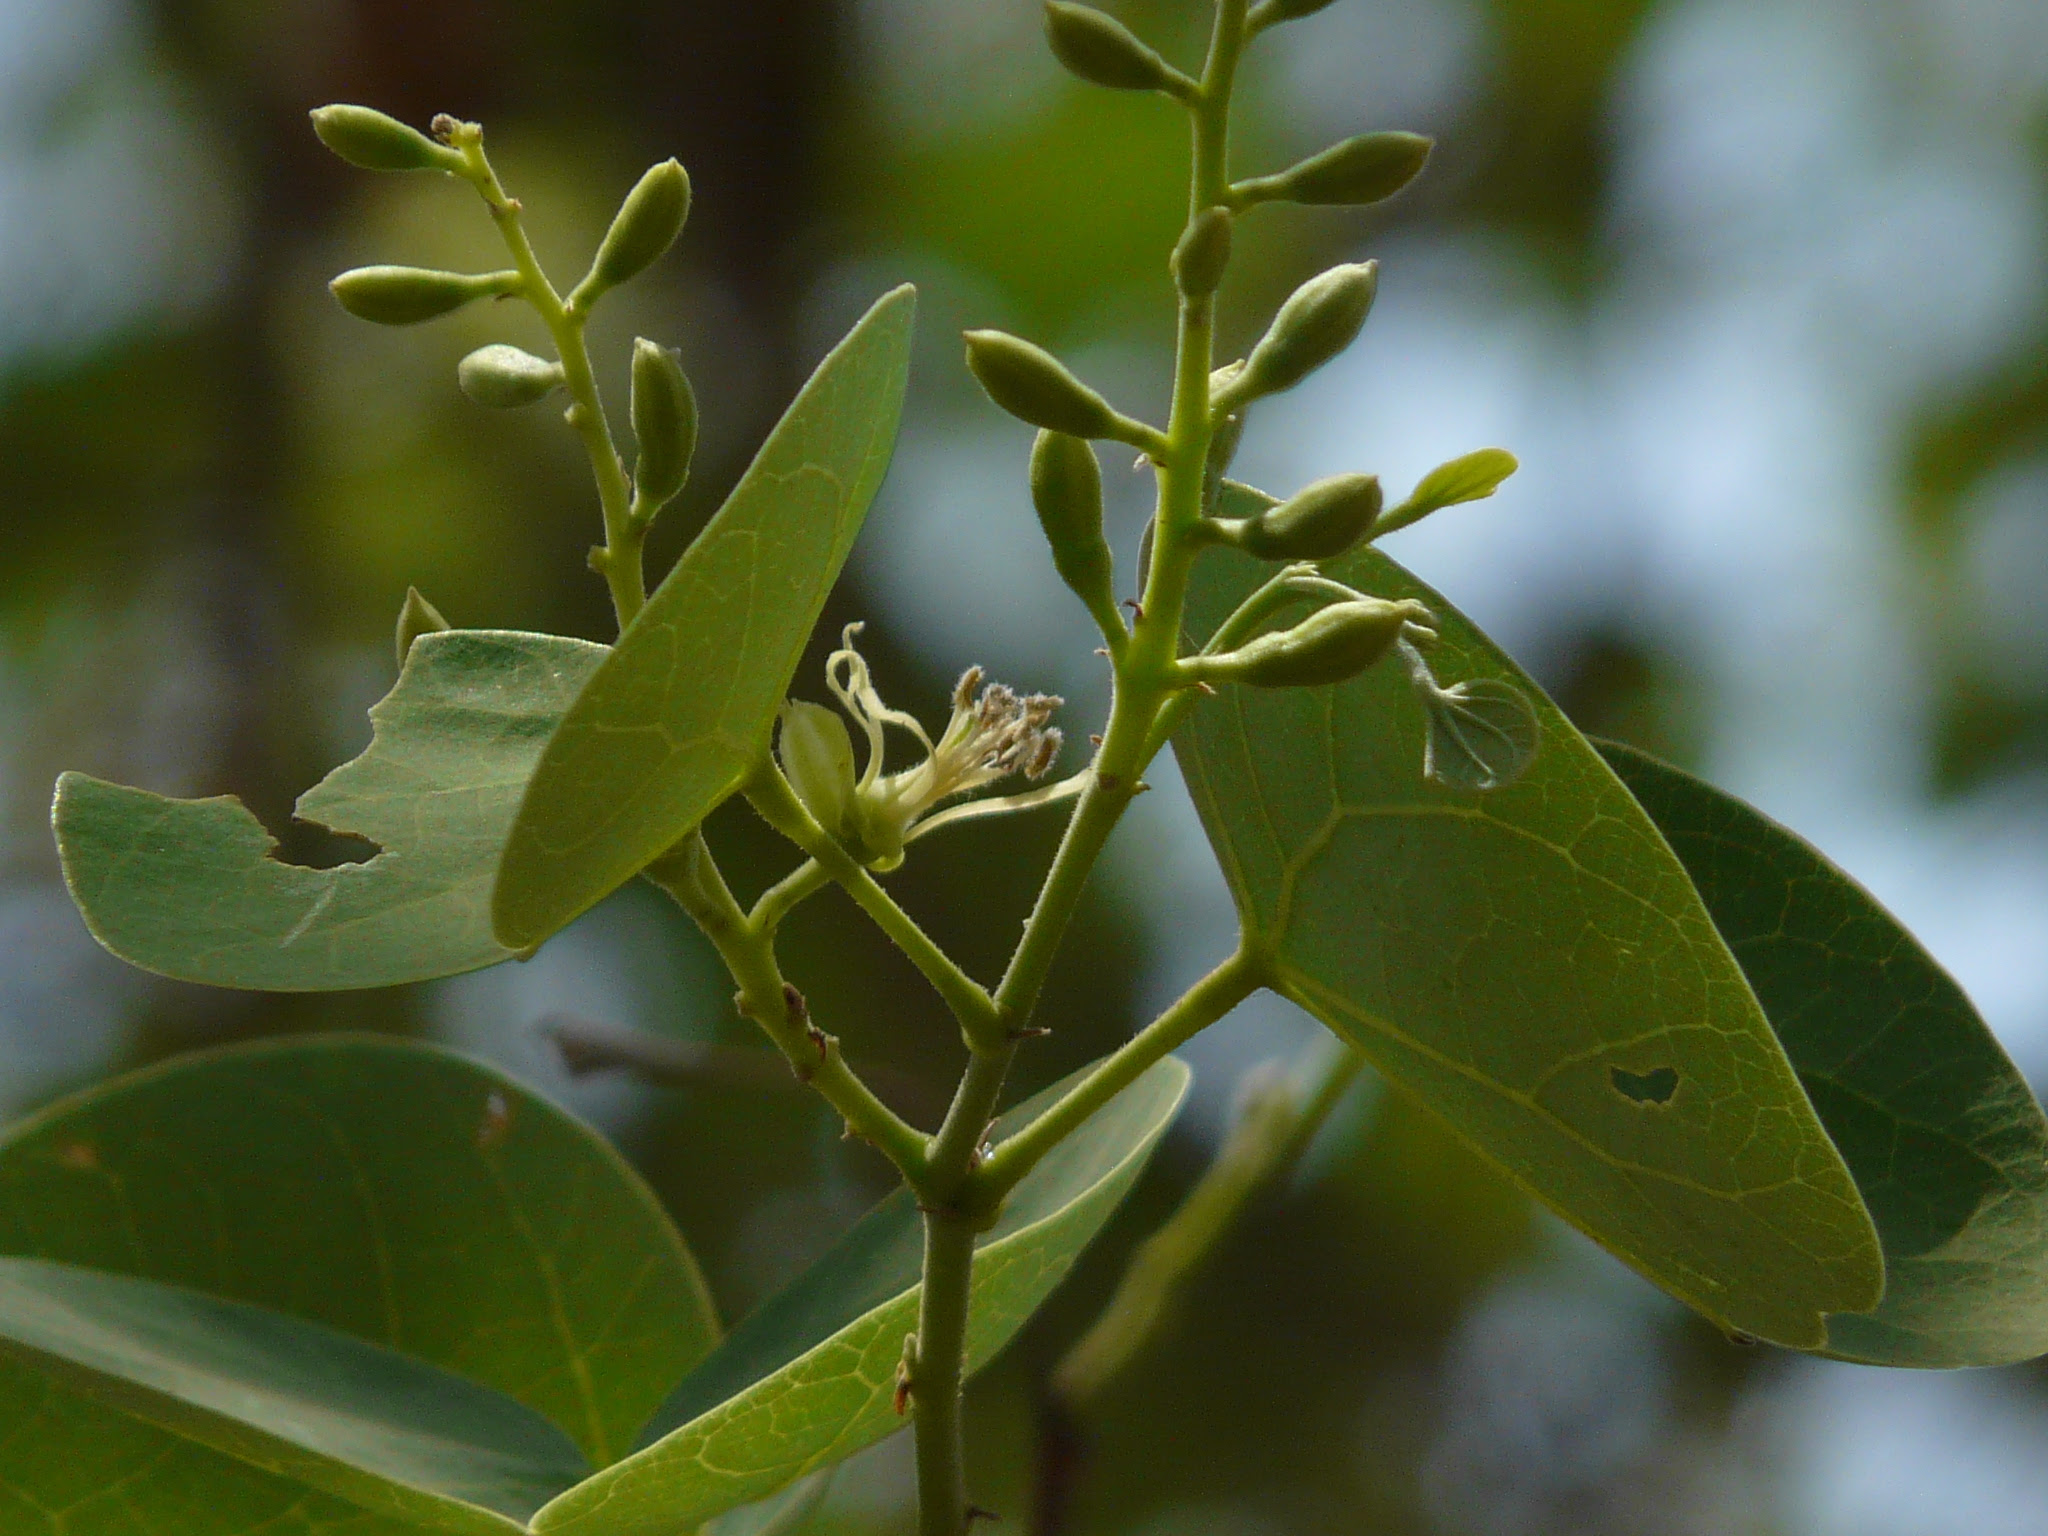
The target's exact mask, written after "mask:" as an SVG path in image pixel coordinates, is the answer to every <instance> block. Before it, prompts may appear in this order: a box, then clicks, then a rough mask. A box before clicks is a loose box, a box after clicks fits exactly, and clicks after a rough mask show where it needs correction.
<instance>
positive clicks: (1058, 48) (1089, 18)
mask: <svg viewBox="0 0 2048 1536" xmlns="http://www.w3.org/2000/svg"><path fill="white" fill-rule="evenodd" d="M1045 36H1046V40H1047V41H1048V42H1050V43H1051V44H1052V51H1053V54H1054V56H1055V57H1056V58H1058V59H1059V61H1060V62H1061V63H1062V64H1064V65H1066V66H1067V68H1068V69H1070V70H1072V71H1073V72H1074V73H1075V74H1077V75H1079V76H1080V77H1081V78H1082V79H1083V80H1086V81H1087V82H1088V83H1089V84H1091V85H1106V86H1108V87H1109V88H1110V89H1111V90H1114V91H1168V92H1173V91H1175V90H1176V89H1177V87H1176V84H1175V81H1176V78H1177V74H1176V71H1175V70H1174V69H1173V67H1172V66H1171V65H1169V64H1168V63H1167V62H1166V60H1164V59H1162V58H1160V57H1159V55H1158V54H1157V53H1155V52H1153V51H1152V50H1151V49H1150V48H1148V47H1146V46H1145V45H1144V44H1143V43H1141V42H1139V41H1138V39H1137V38H1135V37H1134V36H1132V35H1131V32H1130V29H1129V28H1128V27H1126V26H1125V25H1124V24H1123V23H1122V22H1120V21H1118V20H1117V19H1116V18H1115V17H1113V16H1105V15H1104V14H1103V13H1102V12H1100V11H1098V10H1096V9H1094V8H1093V7H1092V6H1086V5H1069V4H1068V3H1067V0H1046V5H1045Z"/></svg>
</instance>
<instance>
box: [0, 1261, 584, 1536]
mask: <svg viewBox="0 0 2048 1536" xmlns="http://www.w3.org/2000/svg"><path fill="white" fill-rule="evenodd" d="M0 1354H4V1355H6V1356H7V1357H8V1358H10V1359H12V1360H14V1361H18V1362H20V1363H21V1364H23V1365H26V1366H28V1367H30V1368H33V1369H38V1370H41V1371H43V1372H45V1373H46V1374H48V1375H50V1376H51V1377H53V1378H54V1380H55V1381H56V1382H57V1383H58V1384H60V1385H62V1386H64V1387H67V1388H69V1389H71V1390H73V1391H75V1392H77V1393H78V1394H79V1395H80V1396H82V1397H86V1398H89V1399H92V1400H94V1401H96V1402H102V1403H105V1404H107V1405H108V1406H109V1407H112V1408H115V1409H120V1410H124V1411H126V1412H127V1413H129V1414H132V1415H133V1416H134V1417H136V1418H139V1419H142V1420H145V1421H147V1422H149V1423H152V1424H157V1425H160V1426H162V1427H163V1428H165V1429H168V1430H171V1431H172V1432H173V1433H175V1434H179V1435H182V1436H184V1437H186V1438H187V1439H189V1440H192V1441H196V1442H198V1443H199V1444H200V1445H204V1446H210V1447H212V1448H214V1449H216V1450H220V1451H225V1452H227V1453H228V1454H229V1455H231V1456H234V1457H236V1458H237V1459H239V1460H242V1461H245V1462H248V1463H250V1464H251V1465H253V1466H256V1467H259V1468H262V1469H264V1470H266V1471H270V1472H274V1473H278V1474H280V1475H282V1476H284V1477H286V1478H290V1479H295V1480H297V1481H300V1482H303V1483H304V1484H306V1485H307V1486H308V1487H311V1488H316V1489H319V1490H321V1491H323V1492H326V1493H332V1494H338V1495H340V1496H341V1497H343V1498H346V1499H348V1500H350V1501H351V1502H355V1503H359V1504H361V1505H362V1506H363V1507H365V1508H367V1509H370V1510H373V1511H376V1512H378V1513H382V1514H388V1515H391V1516H393V1517H395V1518H399V1519H404V1520H410V1521H413V1522H415V1523H417V1524H419V1525H420V1526H422V1527H424V1528H427V1529H432V1530H444V1531H453V1532H476V1533H479V1536H504V1533H506V1532H509V1531H516V1530H518V1529H520V1527H521V1524H522V1523H523V1522H524V1521H525V1519H526V1518H527V1516H529V1515H531V1514H532V1513H533V1512H534V1511H535V1510H536V1509H538V1508H540V1507H541V1505H543V1504H545V1503H546V1502H547V1501H548V1500H549V1499H550V1498H552V1497H554V1496H555V1495H556V1494H559V1493H561V1492H562V1491H563V1490H564V1489H566V1488H569V1487H572V1486H574V1484H575V1483H576V1482H577V1481H579V1480H580V1479H581V1478H583V1477H585V1476H587V1475H588V1473H589V1465H588V1463H586V1462H585V1461H584V1459H583V1457H582V1456H581V1455H580V1454H579V1453H578V1451H577V1449H576V1447H575V1445H574V1444H572V1443H571V1442H570V1440H569V1438H568V1436H566V1435H564V1434H563V1433H562V1432H561V1430H559V1429H557V1428H556V1427H555V1426H554V1425H552V1424H550V1423H549V1422H548V1421H547V1420H546V1419H544V1418H542V1417H541V1416H540V1415H539V1414H537V1413H535V1412H533V1410H532V1409H530V1408H527V1407H525V1406H524V1405H523V1404H520V1403H516V1402H514V1401H513V1400H512V1399H511V1398H509V1397H506V1396H504V1395H503V1394H501V1393H498V1392H493V1391H491V1390H490V1389H489V1388H487V1387H481V1386H477V1385H476V1384H474V1383H472V1382H469V1381H467V1380H465V1379H464V1378H462V1377H460V1376H457V1375H455V1374H453V1373H452V1372H448V1371H443V1370H440V1369H438V1368H437V1367H434V1366H431V1365H428V1364H426V1363H425V1362H424V1361H421V1360H419V1359H417V1358H415V1357H413V1356H411V1355H404V1354H400V1353H398V1352H397V1351H395V1350H388V1349H380V1348H379V1347H378V1346H376V1345H374V1344H367V1343H364V1342H363V1341H362V1340H360V1339H357V1338H354V1337H353V1336H351V1335H349V1334H345V1333H340V1332H338V1331H336V1330H333V1329H329V1328H322V1327H320V1326H319V1325H318V1324H314V1323H309V1322H306V1321H304V1320H303V1319H301V1318H295V1317H289V1316H286V1315H285V1314H284V1313H282V1312H273V1311H270V1310H269V1309H267V1308H264V1307H251V1306H245V1305H243V1304H241V1303H238V1302H231V1301H222V1300H220V1299H219V1298H217V1297H211V1296H204V1295H201V1294H199V1293H198V1292H196V1291H188V1290H184V1289H182V1288H180V1287H177V1286H169V1285H161V1284H158V1283H156V1282H154V1281H149V1280H136V1279H131V1278H129V1277H127V1276H123V1275H110V1274H108V1273H106V1272H105V1271H103V1270H94V1269H76V1268H73V1267H71V1266H69V1265H62V1264H46V1263H44V1262H42V1261H41V1260H37V1259H5V1258H0Z"/></svg>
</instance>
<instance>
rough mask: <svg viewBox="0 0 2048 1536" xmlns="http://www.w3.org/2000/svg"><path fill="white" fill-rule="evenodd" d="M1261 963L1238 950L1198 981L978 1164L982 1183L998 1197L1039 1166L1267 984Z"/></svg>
mask: <svg viewBox="0 0 2048 1536" xmlns="http://www.w3.org/2000/svg"><path fill="white" fill-rule="evenodd" d="M1265 981H1266V971H1265V962H1264V960H1263V959H1262V958H1261V957H1259V956H1258V955H1257V954H1255V953H1254V952H1253V951H1251V950H1249V949H1243V948H1240V949H1239V950H1238V951H1237V952H1236V953H1235V954H1233V955H1232V956H1231V957H1230V958H1229V959H1228V960H1226V961H1224V962H1223V963H1222V964H1221V965H1219V966H1217V967H1216V969H1215V970H1213V971H1211V972H1210V973H1209V974H1208V975H1206V976H1204V977H1203V978H1202V979H1201V980H1200V981H1198V982H1196V983H1195V984H1194V985H1193V986H1192V987H1189V988H1188V989H1187V991H1185V992H1183V993H1182V994H1181V995H1180V997H1179V998H1178V999H1176V1000H1175V1002H1174V1004H1173V1006H1172V1007H1170V1008H1168V1009H1167V1010H1166V1011H1165V1012H1164V1013H1162V1014H1160V1015H1159V1017H1158V1018H1156V1019H1154V1020H1153V1021H1152V1022H1151V1023H1150V1024H1147V1025H1146V1026H1145V1027H1144V1028H1143V1029H1141V1030H1140V1031H1138V1033H1137V1034H1136V1035H1134V1036H1132V1037H1131V1039H1130V1040H1129V1041H1127V1042H1126V1043H1125V1044H1124V1046H1123V1048H1122V1049H1121V1050H1118V1051H1117V1052H1115V1053H1114V1054H1113V1055H1109V1056H1105V1057H1104V1058H1103V1059H1102V1060H1101V1061H1100V1062H1098V1063H1097V1064H1096V1066H1095V1070H1094V1071H1092V1072H1090V1073H1089V1074H1088V1075H1087V1076H1086V1077H1084V1078H1082V1079H1081V1081H1080V1082H1078V1083H1076V1084H1075V1085H1074V1086H1073V1087H1072V1088H1070V1089H1068V1090H1067V1092H1066V1094H1065V1095H1064V1096H1063V1097H1061V1099H1060V1100H1059V1102H1058V1103H1056V1104H1054V1105H1053V1106H1052V1107H1051V1108H1050V1109H1048V1110H1046V1112H1045V1113H1044V1114H1042V1115H1040V1116H1039V1117H1038V1118H1037V1119H1036V1120H1034V1121H1032V1122H1031V1123H1030V1124H1029V1125H1027V1126H1025V1127H1024V1128H1023V1129H1022V1130H1020V1131H1018V1132H1017V1134H1016V1135H1014V1136H1011V1137H1010V1138H1008V1139H1007V1140H1006V1141H1003V1142H1002V1143H1000V1144H999V1145H998V1146H997V1147H996V1148H995V1150H994V1151H993V1152H992V1153H991V1154H990V1155H989V1156H988V1158H987V1159H986V1160H985V1161H984V1162H983V1163H982V1166H981V1169H980V1181H981V1183H982V1185H983V1187H984V1190H985V1191H986V1192H987V1194H988V1195H990V1196H993V1197H994V1198H997V1199H1000V1198H1001V1197H1002V1196H1003V1195H1007V1194H1008V1193H1009V1192H1010V1191H1011V1190H1012V1189H1015V1188H1016V1187H1017V1184H1018V1181H1019V1180H1021V1179H1022V1178H1023V1177H1024V1175H1025V1174H1027V1173H1029V1172H1030V1171H1031V1170H1032V1169H1033V1168H1035V1167H1036V1166H1037V1165H1038V1160H1039V1159H1040V1158H1042V1157H1044V1156H1045V1154H1046V1153H1048V1152H1050V1151H1051V1150H1052V1149H1053V1148H1054V1147H1056V1146H1058V1145H1059V1144H1060V1143H1061V1142H1062V1141H1065V1140H1066V1139H1067V1137H1069V1136H1071V1135H1072V1134H1073V1133H1074V1132H1075V1131H1076V1130H1078V1129H1079V1128H1080V1126H1081V1124H1082V1122H1084V1121H1085V1120H1087V1118H1088V1117H1089V1116H1090V1115H1092V1114H1094V1113H1095V1111H1096V1110H1098V1109H1100V1108H1102V1106H1103V1105H1105V1104H1107V1103H1108V1102H1109V1101H1110V1100H1111V1099H1113V1098H1115V1097H1116V1096H1117V1095H1118V1094H1119V1093H1121V1092H1123V1090H1124V1089H1126V1088H1128V1087H1129V1086H1130V1085H1131V1084H1132V1083H1134V1082H1136V1081H1137V1080H1138V1078H1139V1077H1141V1076H1142V1075H1143V1074H1144V1072H1145V1070H1146V1069H1147V1068H1148V1067H1150V1066H1152V1065H1153V1064H1154V1063H1156V1062H1158V1061H1159V1060H1160V1059H1161V1058H1162V1057H1164V1056H1166V1055H1167V1054H1168V1053H1169V1052H1171V1051H1173V1050H1175V1049H1177V1048H1178V1047H1180V1046H1182V1045H1185V1044H1186V1043H1187V1042H1188V1041H1189V1040H1192V1039H1193V1038H1194V1037H1195V1036H1196V1035H1198V1034H1200V1033H1201V1032H1202V1031H1203V1030H1205V1029H1207V1028H1208V1027H1209V1026H1210V1025H1211V1024H1214V1023H1215V1022H1216V1021H1217V1020H1218V1019H1220V1018H1222V1017H1223V1015H1225V1014H1226V1013H1228V1012H1230V1010H1231V1009H1233V1008H1235V1007H1236V1006H1237V1005H1238V1004H1239V1003H1241V1002H1243V1001H1244V1000H1245V999H1246V998H1247V997H1250V996H1251V995H1252V993H1253V992H1255V991H1257V990H1258V989H1259V988H1260V987H1261V986H1263V985H1264V984H1265Z"/></svg>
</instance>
